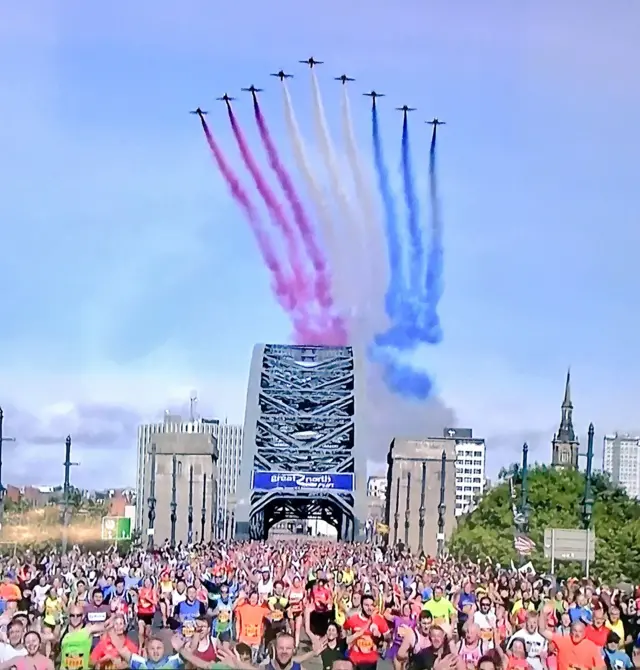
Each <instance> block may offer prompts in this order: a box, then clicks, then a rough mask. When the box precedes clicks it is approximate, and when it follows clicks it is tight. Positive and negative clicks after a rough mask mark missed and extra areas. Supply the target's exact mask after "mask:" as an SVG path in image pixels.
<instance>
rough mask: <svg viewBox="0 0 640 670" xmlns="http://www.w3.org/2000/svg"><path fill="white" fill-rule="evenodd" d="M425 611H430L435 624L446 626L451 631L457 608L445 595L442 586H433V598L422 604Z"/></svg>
mask: <svg viewBox="0 0 640 670" xmlns="http://www.w3.org/2000/svg"><path fill="white" fill-rule="evenodd" d="M422 609H423V611H425V612H429V613H430V614H431V616H432V617H433V625H434V626H440V627H441V628H444V630H445V632H447V633H449V632H450V631H451V627H452V626H454V625H455V621H456V616H457V612H456V608H455V607H454V606H453V604H452V603H451V601H450V600H449V599H448V598H445V597H444V591H443V589H442V587H441V586H434V587H433V598H432V599H431V600H427V602H426V603H425V604H424V605H423V606H422Z"/></svg>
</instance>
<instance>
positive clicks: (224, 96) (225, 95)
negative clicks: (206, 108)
mask: <svg viewBox="0 0 640 670" xmlns="http://www.w3.org/2000/svg"><path fill="white" fill-rule="evenodd" d="M216 100H224V101H225V102H226V103H227V105H228V104H229V103H230V102H231V101H232V100H235V98H230V97H229V95H228V94H227V93H225V94H224V95H223V96H222V97H221V98H216Z"/></svg>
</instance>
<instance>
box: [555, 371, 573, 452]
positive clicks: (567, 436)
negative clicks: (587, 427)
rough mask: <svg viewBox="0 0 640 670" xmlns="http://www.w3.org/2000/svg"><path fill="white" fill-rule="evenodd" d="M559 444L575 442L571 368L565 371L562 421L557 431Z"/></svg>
mask: <svg viewBox="0 0 640 670" xmlns="http://www.w3.org/2000/svg"><path fill="white" fill-rule="evenodd" d="M557 439H558V441H559V442H575V441H576V434H575V431H574V430H573V403H572V402H571V368H569V369H568V370H567V381H566V383H565V386H564V400H563V401H562V419H561V420H560V429H559V430H558V437H557Z"/></svg>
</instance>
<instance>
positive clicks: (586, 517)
mask: <svg viewBox="0 0 640 670" xmlns="http://www.w3.org/2000/svg"><path fill="white" fill-rule="evenodd" d="M594 432H595V430H594V428H593V423H590V424H589V432H588V438H587V470H586V472H585V478H584V498H583V499H582V524H583V526H584V529H585V530H586V531H587V532H586V543H587V546H586V549H587V553H586V557H585V562H584V572H585V577H586V578H587V579H589V569H590V567H591V562H590V559H589V554H590V553H591V546H590V545H591V519H592V517H593V505H594V499H593V490H592V488H591V470H592V467H593V435H594Z"/></svg>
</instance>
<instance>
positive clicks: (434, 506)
mask: <svg viewBox="0 0 640 670" xmlns="http://www.w3.org/2000/svg"><path fill="white" fill-rule="evenodd" d="M443 453H444V455H445V472H444V482H443V479H442V455H443ZM455 460H456V441H455V438H453V437H440V438H439V437H430V438H426V439H424V440H402V439H395V440H393V442H392V443H391V448H390V450H389V455H388V458H387V465H388V470H387V505H386V513H385V523H386V525H387V526H388V527H389V541H390V542H391V543H393V544H397V543H398V542H403V543H404V544H405V546H408V547H409V548H410V549H411V550H412V551H414V552H421V551H424V553H426V554H429V555H431V556H434V555H435V554H436V553H437V551H438V541H439V540H441V541H442V542H444V541H445V540H446V539H447V538H448V537H449V536H450V535H451V532H452V531H453V529H454V528H455V524H456V520H455V508H456V469H455ZM441 484H444V501H443V502H444V508H442V507H440V502H441V488H442V487H441ZM440 512H442V516H441V515H440Z"/></svg>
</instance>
